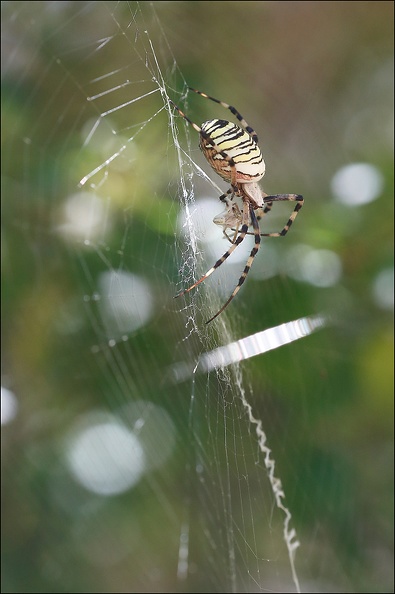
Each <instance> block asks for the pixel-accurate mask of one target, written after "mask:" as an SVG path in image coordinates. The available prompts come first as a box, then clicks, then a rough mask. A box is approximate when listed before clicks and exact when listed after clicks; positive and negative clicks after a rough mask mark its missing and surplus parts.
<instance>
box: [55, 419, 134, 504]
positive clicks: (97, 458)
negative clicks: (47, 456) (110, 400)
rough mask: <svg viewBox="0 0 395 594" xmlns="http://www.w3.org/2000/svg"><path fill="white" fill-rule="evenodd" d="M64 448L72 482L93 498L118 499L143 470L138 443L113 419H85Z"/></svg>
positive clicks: (126, 428)
mask: <svg viewBox="0 0 395 594" xmlns="http://www.w3.org/2000/svg"><path fill="white" fill-rule="evenodd" d="M79 425H80V426H79V427H77V428H76V429H74V430H73V431H72V432H71V434H70V436H69V438H68V440H67V446H66V462H67V465H68V467H69V470H70V472H71V474H72V476H73V477H74V479H75V480H76V481H77V482H78V483H80V484H81V485H82V486H83V487H85V489H87V490H89V491H91V492H93V493H96V494H97V495H103V496H112V495H118V494H119V493H123V492H124V491H127V490H128V489H130V488H131V487H133V486H134V485H135V484H136V483H138V481H139V480H140V478H141V476H142V475H143V473H144V470H145V456H144V450H143V447H142V445H141V443H140V440H139V439H138V437H137V436H136V435H135V433H134V432H133V431H131V430H130V429H129V428H128V427H126V426H125V425H123V424H122V423H121V422H120V421H119V420H118V419H117V418H116V417H115V416H111V415H94V414H91V415H90V416H89V415H88V416H87V417H85V418H84V419H83V422H80V424H79Z"/></svg>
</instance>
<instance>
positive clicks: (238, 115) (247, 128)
mask: <svg viewBox="0 0 395 594" xmlns="http://www.w3.org/2000/svg"><path fill="white" fill-rule="evenodd" d="M188 88H189V90H190V91H193V92H194V93H197V94H198V95H201V96H202V97H205V98H206V99H211V101H215V103H219V105H222V107H225V108H226V109H229V111H230V112H231V113H233V115H234V116H236V118H237V119H238V120H239V122H240V124H241V125H242V126H243V128H244V130H245V131H246V132H248V134H249V135H250V136H251V138H252V140H254V141H255V142H256V143H257V144H258V136H257V134H256V132H255V131H254V129H253V128H251V126H249V125H248V124H247V122H246V121H245V119H244V118H243V116H242V115H241V113H240V112H239V111H238V110H237V109H236V108H235V107H233V105H229V104H228V103H225V102H224V101H220V100H219V99H215V98H214V97H210V95H206V93H202V91H198V90H197V89H193V88H192V87H188Z"/></svg>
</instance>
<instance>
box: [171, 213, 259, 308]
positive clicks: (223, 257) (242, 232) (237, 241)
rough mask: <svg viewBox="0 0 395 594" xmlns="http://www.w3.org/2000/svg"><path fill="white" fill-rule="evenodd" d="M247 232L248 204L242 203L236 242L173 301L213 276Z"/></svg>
mask: <svg viewBox="0 0 395 594" xmlns="http://www.w3.org/2000/svg"><path fill="white" fill-rule="evenodd" d="M254 217H255V215H254ZM255 218H256V217H255ZM247 231H248V204H247V203H244V208H243V226H242V228H241V231H240V234H239V236H238V238H237V239H236V241H235V242H234V243H233V244H232V245H231V247H230V248H229V249H228V250H227V251H226V252H225V253H224V255H223V256H221V258H220V259H219V260H217V261H216V263H215V264H214V266H213V267H212V268H210V270H208V271H207V272H206V274H203V276H202V277H201V278H200V279H199V280H198V281H196V283H194V284H193V285H191V286H190V287H188V289H184V291H181V293H178V294H177V295H175V296H174V299H177V297H181V295H185V293H189V291H192V289H194V288H195V287H197V286H198V285H200V283H202V282H203V281H205V280H206V278H208V277H209V276H211V275H212V274H213V272H215V271H216V270H217V268H219V266H221V264H223V263H224V262H225V260H227V259H228V258H229V256H230V255H231V254H232V252H234V250H235V249H236V248H237V246H238V245H240V244H241V242H242V241H243V239H244V238H245V236H246V235H247Z"/></svg>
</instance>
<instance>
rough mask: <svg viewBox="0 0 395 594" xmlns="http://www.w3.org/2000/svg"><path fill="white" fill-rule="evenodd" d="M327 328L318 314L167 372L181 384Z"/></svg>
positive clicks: (257, 335) (183, 363)
mask: <svg viewBox="0 0 395 594" xmlns="http://www.w3.org/2000/svg"><path fill="white" fill-rule="evenodd" d="M326 325H327V317H326V316H324V315H321V314H319V315H316V316H308V317H305V318H299V319H298V320H293V321H292V322H286V323H285V324H280V326H274V327H273V328H268V329H267V330H262V332H257V333H256V334H251V335H250V336H247V337H246V338H241V339H240V340H237V341H236V342H231V343H229V344H227V345H225V346H222V347H219V348H218V349H214V350H213V351H210V352H208V353H203V355H201V357H200V358H199V361H198V363H197V365H189V364H188V363H186V362H179V363H176V364H175V365H173V366H172V368H171V370H170V371H171V376H172V380H173V381H174V382H176V383H178V382H182V381H184V380H186V379H187V378H188V377H190V376H191V375H193V374H194V373H195V372H197V373H199V372H200V373H207V372H209V371H213V370H214V369H218V368H221V367H226V366H227V365H230V364H231V363H238V362H239V361H243V360H244V359H249V358H250V357H255V356H256V355H261V354H262V353H266V352H267V351H272V350H273V349H277V348H279V347H281V346H283V345H284V344H289V343H290V342H294V341H295V340H299V339H300V338H304V337H305V336H308V335H309V334H312V333H313V332H315V331H316V330H319V329H321V328H324V327H325V326H326Z"/></svg>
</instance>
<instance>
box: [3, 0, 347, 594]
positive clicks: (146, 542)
mask: <svg viewBox="0 0 395 594" xmlns="http://www.w3.org/2000/svg"><path fill="white" fill-rule="evenodd" d="M35 4H36V3H35ZM167 4H171V3H154V4H151V3H145V2H144V3H134V2H133V3H130V2H100V3H96V2H87V3H75V4H74V3H56V2H49V3H42V4H41V3H40V4H39V5H38V4H36V6H35V7H31V6H30V3H12V2H11V3H5V7H4V11H5V16H6V20H7V23H9V25H10V27H11V29H10V31H11V32H10V33H9V34H8V36H6V44H7V43H8V44H9V48H8V52H7V55H8V56H10V57H9V60H8V61H7V62H6V64H5V68H4V70H3V72H4V75H5V78H6V76H7V75H9V76H10V77H11V78H12V76H14V77H15V78H16V79H17V80H18V81H19V85H18V84H16V85H15V86H14V87H13V89H12V93H10V95H9V104H8V106H7V116H8V117H11V118H13V122H14V135H13V137H12V138H11V139H10V140H11V142H12V144H13V151H14V152H13V154H15V153H17V154H18V155H19V157H18V167H19V168H20V169H19V170H20V172H21V176H20V177H18V174H15V172H14V171H13V165H12V162H11V159H9V158H6V169H7V181H6V184H5V188H6V189H7V191H8V192H9V193H10V194H11V195H13V196H18V210H17V211H16V212H14V211H12V212H11V217H10V218H11V222H12V224H11V231H10V232H9V234H6V237H5V241H6V245H7V246H9V252H10V253H11V251H12V252H13V253H16V251H15V243H14V242H16V240H19V241H20V242H21V244H22V245H23V246H24V250H23V252H24V253H25V254H26V255H25V256H24V261H23V263H22V264H20V266H21V267H22V268H23V277H24V278H25V279H27V280H25V282H26V283H28V282H29V281H32V282H33V288H31V289H30V290H29V293H28V295H29V298H28V299H27V300H26V302H24V306H23V309H22V314H21V319H20V324H21V326H23V328H24V331H23V332H24V334H25V335H28V334H29V333H31V334H32V336H33V337H35V338H36V340H37V342H38V344H40V345H41V342H40V340H41V339H40V338H39V336H40V334H41V333H42V331H43V328H47V329H48V330H46V332H45V335H46V336H47V335H48V336H47V337H46V339H45V341H44V345H43V346H40V347H39V348H38V351H39V352H38V354H37V357H39V356H41V357H44V353H45V357H48V363H47V365H48V367H47V370H49V372H47V373H46V372H45V371H44V370H45V368H44V367H43V371H44V373H43V375H46V376H47V377H48V380H47V382H46V381H43V379H42V377H41V375H40V374H38V375H37V377H30V376H29V373H28V372H26V376H24V374H22V378H21V380H20V392H21V400H22V401H23V398H24V394H26V385H27V383H28V382H29V381H31V390H32V393H33V395H34V396H33V398H32V403H31V404H30V405H27V406H26V404H25V407H26V408H25V410H26V414H27V415H29V414H31V415H33V413H34V411H35V410H36V411H37V410H40V411H41V412H40V414H39V415H38V422H39V424H41V423H43V419H46V420H45V423H47V424H48V425H49V426H50V429H49V431H48V432H47V431H45V432H44V436H45V439H44V441H45V444H44V445H43V444H42V443H41V440H42V438H43V434H42V433H41V431H42V430H39V429H37V427H30V431H31V436H30V437H29V439H28V443H32V444H33V445H34V451H33V453H32V455H31V457H30V458H29V459H28V460H27V461H25V462H24V465H23V469H24V472H23V473H22V474H21V476H22V479H21V480H23V481H26V482H24V485H25V488H27V484H28V479H27V478H25V477H27V476H28V475H29V474H31V475H33V474H34V473H33V469H34V468H38V469H40V470H41V472H44V468H45V469H46V473H47V474H46V485H47V489H46V490H47V491H48V495H46V496H45V497H44V499H45V501H46V503H47V504H48V503H49V504H50V505H51V510H52V511H51V512H50V514H49V516H50V517H49V518H48V521H47V522H44V528H43V535H44V539H43V540H44V543H43V544H40V545H38V550H39V553H38V555H37V558H36V557H35V556H34V555H33V556H32V557H28V568H27V572H30V578H31V575H33V576H34V579H33V585H32V586H31V589H33V590H34V589H35V588H38V589H40V588H41V589H42V588H43V587H44V586H43V584H48V585H49V586H51V584H52V585H53V587H54V588H55V591H58V590H60V589H62V588H63V589H65V590H66V591H79V590H80V589H81V588H82V587H83V588H84V589H85V588H86V589H88V590H91V591H92V590H93V591H94V590H98V591H99V590H102V591H123V590H125V591H139V590H140V591H141V590H142V591H176V590H177V591H218V592H227V591H232V592H251V591H269V590H276V591H301V590H305V589H307V588H309V587H312V588H313V589H314V588H317V589H319V590H320V591H321V590H325V589H326V588H329V589H330V587H331V584H330V585H329V586H328V585H327V582H329V583H330V580H331V579H332V580H333V582H334V583H335V584H336V585H339V584H340V585H339V588H341V587H344V584H347V585H348V586H349V583H348V577H347V572H346V571H345V570H344V568H343V567H342V563H343V561H342V555H341V554H339V552H338V550H337V549H336V546H334V545H333V544H332V543H331V541H330V539H329V538H327V537H326V535H325V533H324V532H323V533H321V531H320V524H319V520H320V517H321V515H320V514H321V512H320V511H319V512H316V513H315V514H313V516H314V517H313V519H312V521H311V525H309V526H307V527H306V524H305V523H304V522H301V521H300V517H299V518H298V516H297V515H296V517H294V512H293V508H294V507H295V508H296V509H297V510H298V511H299V514H301V515H302V517H305V516H308V515H309V511H308V509H309V506H310V505H311V496H310V493H309V492H308V488H306V489H304V488H303V481H302V478H300V477H298V476H296V474H295V473H293V471H292V468H293V464H294V463H295V460H297V466H298V467H299V466H302V465H303V462H304V453H303V450H301V451H300V454H299V455H297V456H296V457H295V458H294V457H292V456H291V455H290V451H292V450H293V449H294V448H297V446H298V444H299V443H301V440H300V436H299V435H298V434H297V432H296V431H295V428H294V427H296V425H295V426H294V424H293V417H294V415H298V414H300V407H301V405H302V414H303V415H304V417H305V422H306V427H307V426H308V425H309V411H308V409H307V405H304V404H303V402H302V403H301V402H300V400H299V397H298V396H300V395H305V394H306V385H305V384H306V380H305V375H304V370H303V369H304V367H303V361H304V360H305V358H306V357H308V359H309V361H310V362H313V363H312V365H313V367H316V368H317V369H318V368H319V367H320V365H321V361H322V353H316V352H315V351H314V344H315V343H314V340H316V336H317V334H320V332H321V331H323V329H324V328H325V327H326V326H329V325H330V324H332V323H333V320H331V318H330V317H329V316H327V315H326V314H325V315H324V314H321V312H320V310H319V309H315V310H310V311H309V310H306V309H303V308H300V309H299V310H297V308H296V307H294V308H292V313H291V312H290V313H289V314H288V313H284V312H285V311H286V301H287V300H292V299H293V293H292V287H291V285H290V284H289V281H288V280H287V279H286V278H285V280H283V282H282V284H281V291H280V293H281V296H280V297H279V295H278V293H277V292H276V291H277V290H278V288H267V302H268V304H270V303H272V304H273V303H275V302H276V301H277V299H279V300H280V301H282V302H283V304H284V307H282V308H281V313H278V315H277V317H276V316H274V317H273V316H270V315H268V317H267V321H265V319H260V320H259V321H258V320H256V318H255V319H252V320H251V319H250V320H249V322H248V326H247V327H245V320H246V317H248V306H247V305H245V303H244V301H243V293H244V292H245V291H251V292H252V293H253V292H254V291H259V290H260V289H256V288H255V287H254V285H257V286H258V283H257V281H262V278H267V279H270V278H272V277H274V276H275V275H276V274H278V272H279V269H280V268H279V266H280V265H279V264H278V263H279V262H280V261H281V259H282V258H285V257H286V256H285V254H286V251H284V250H286V249H287V248H284V247H283V246H281V245H280V246H279V247H277V246H276V247H275V246H272V245H271V243H270V240H269V241H265V243H264V245H263V246H262V249H261V252H260V254H259V261H257V262H254V266H253V268H252V270H251V274H250V275H249V278H248V281H247V283H246V284H245V286H244V287H243V291H242V292H240V293H239V295H238V296H237V299H235V300H234V302H232V304H231V306H230V307H229V308H228V309H227V310H226V311H225V312H224V313H223V314H221V316H219V318H218V320H217V321H216V322H215V324H212V325H208V326H206V325H205V323H204V322H205V321H206V320H207V319H209V318H210V317H212V315H213V314H214V313H215V312H216V311H218V309H219V308H220V307H221V305H222V304H223V303H224V301H225V300H226V298H227V297H228V296H229V294H230V292H231V291H232V289H233V288H234V286H235V285H236V283H237V280H238V278H239V276H240V272H241V270H242V269H243V267H244V265H245V261H246V259H247V257H248V254H249V252H250V250H251V247H252V245H253V237H248V236H247V238H246V239H245V241H244V242H243V244H242V245H241V246H239V247H238V249H237V250H236V251H235V253H234V254H232V257H231V258H230V259H229V260H230V261H229V262H226V264H224V265H223V266H221V267H220V269H219V270H218V271H216V273H215V274H214V275H212V277H210V279H208V280H207V282H205V283H203V284H202V285H200V286H199V287H198V288H197V289H196V290H195V291H194V292H193V294H190V295H187V296H185V297H182V298H180V299H178V300H174V296H175V295H176V294H177V293H178V292H179V291H180V290H182V289H183V288H185V287H188V286H190V285H191V284H192V283H193V282H195V281H196V279H198V278H199V277H200V276H201V274H202V273H204V272H206V271H207V270H208V269H209V268H210V267H211V266H212V264H213V262H214V261H215V260H216V259H217V258H218V257H219V256H220V255H221V254H222V253H223V252H225V251H226V249H227V247H228V245H229V244H227V242H226V240H224V238H223V237H221V230H220V229H219V228H218V227H216V226H215V225H213V223H212V219H213V216H214V215H216V214H218V212H219V211H220V210H221V205H220V203H219V201H218V200H217V197H218V196H219V195H220V194H222V193H223V192H224V190H226V188H224V187H223V183H222V182H221V180H220V179H219V178H217V179H216V178H215V174H214V173H212V172H210V170H209V168H208V167H206V164H205V163H204V159H203V158H202V156H201V154H200V152H199V150H198V148H197V145H198V138H197V134H196V133H195V131H194V130H192V129H191V128H189V127H188V125H186V123H185V121H184V120H182V119H181V118H180V117H179V115H178V114H177V113H175V111H174V109H172V107H171V104H170V102H169V99H171V100H173V101H175V102H176V103H177V104H178V105H180V107H181V108H182V109H183V111H185V112H186V113H187V114H188V115H189V116H190V117H191V119H192V120H193V121H196V122H197V123H201V121H203V119H204V118H205V119H209V118H210V117H220V118H228V117H229V114H227V113H222V112H221V111H220V112H219V113H218V109H219V108H218V106H216V105H215V104H210V102H208V101H206V102H205V101H204V100H203V99H202V98H200V97H196V96H194V97H191V96H190V95H189V94H188V91H187V89H188V86H194V81H192V80H189V78H188V77H187V76H186V75H185V73H184V72H183V71H182V68H181V67H179V58H178V56H177V55H175V53H173V48H172V44H171V43H170V42H169V41H168V33H167V32H166V31H165V30H164V28H163V26H162V22H163V20H164V13H163V11H164V10H165V9H164V7H163V6H165V5H167ZM162 5H163V6H162ZM161 13H162V14H161ZM11 25H12V26H11ZM202 90H203V91H207V92H210V89H202ZM224 100H228V97H224ZM18 107H19V110H20V113H17V111H18ZM238 107H239V106H238ZM246 107H247V108H248V102H247V105H246ZM221 109H222V108H221ZM243 111H244V108H243ZM201 114H204V115H203V117H202V116H201ZM208 114H212V115H208ZM249 123H252V122H249ZM284 191H290V192H292V191H295V192H296V191H297V189H293V188H288V189H287V188H285V189H284ZM272 193H275V192H272ZM281 206H283V205H281ZM291 210H292V209H291ZM288 216H289V211H287V210H286V205H285V208H284V209H281V208H280V209H279V212H278V213H276V212H274V213H271V214H270V218H271V220H270V221H268V225H269V227H268V228H267V231H268V232H271V231H277V230H279V229H280V228H282V226H283V224H284V223H285V222H286V220H287V218H288ZM302 216H303V214H302V215H301V217H302ZM301 217H299V218H298V221H297V223H296V224H295V228H297V225H298V224H299V222H300V218H301ZM271 226H272V227H271ZM265 231H266V229H265ZM290 233H294V230H292V231H291V232H290ZM278 241H279V242H281V241H282V240H281V239H280V240H277V239H275V240H274V242H275V243H276V242H278ZM288 245H289V244H288ZM288 249H289V247H288ZM257 260H258V258H257ZM289 262H290V260H289V259H287V265H286V266H284V269H283V270H288V268H289V265H290V264H289ZM287 267H288V268H287ZM248 287H251V288H248ZM37 303H40V306H39V312H40V315H39V316H36V315H33V316H32V320H34V322H35V324H37V326H38V328H39V330H35V326H34V324H33V322H31V323H30V322H29V319H30V312H32V311H33V312H35V311H36V309H35V308H36V307H37ZM267 308H268V309H270V305H267ZM281 316H282V317H281ZM284 316H285V317H284ZM316 332H317V334H316ZM310 334H311V335H312V336H309V335H310ZM306 337H308V338H306ZM301 338H303V339H304V340H299V339H301ZM309 341H311V342H309ZM291 343H294V344H291ZM286 344H288V345H289V346H288V347H284V349H279V351H278V352H280V351H282V350H285V349H292V351H291V350H288V353H290V355H289V356H287V355H277V349H278V348H279V347H280V346H282V345H286ZM320 344H321V348H322V344H323V343H320ZM33 350H34V349H33ZM49 352H51V354H52V355H53V359H51V358H50V356H49ZM257 355H259V357H257ZM260 357H266V359H265V360H264V362H262V363H259V361H262V359H260ZM283 357H284V358H283ZM28 360H29V361H33V360H34V356H33V354H32V353H30V352H29V353H28ZM285 365H289V368H288V369H285V368H284V366H285ZM260 366H261V369H260ZM10 368H11V369H13V365H10ZM257 370H258V373H257ZM36 371H37V368H36ZM11 375H12V374H11ZM35 375H36V374H33V376H35ZM284 376H287V379H286V381H285V383H284V384H282V381H283V377H284ZM281 385H282V386H283V387H282V388H281V387H280V386H281ZM54 392H56V396H55V397H54ZM284 395H285V396H284ZM25 397H26V396H25ZM285 408H286V409H287V410H286V412H285V410H284V409H285ZM59 410H63V412H62V413H61V412H59ZM42 411H46V412H47V413H48V417H49V418H46V416H45V415H44V414H43V412H42ZM50 415H52V416H50ZM45 423H44V424H45ZM48 443H49V444H50V447H49V448H47V444H48ZM44 447H45V448H46V449H49V450H50V451H54V452H56V454H54V455H53V457H52V456H50V455H49V454H48V453H45V455H44V453H43V452H44ZM284 477H285V478H284ZM11 491H12V488H11ZM28 492H29V491H28ZM31 494H32V497H33V499H34V501H35V502H36V505H37V507H39V500H40V496H42V494H41V490H40V489H39V488H38V487H33V488H32V490H31ZM344 497H345V498H346V495H345V496H344ZM315 505H316V502H315ZM301 509H302V510H303V509H304V510H305V511H302V512H301V511H300V510H301ZM306 510H307V511H306ZM323 514H324V512H323ZM36 517H37V518H39V517H40V513H39V512H37V516H36ZM298 524H301V525H302V526H303V529H302V531H301V532H302V534H300V531H299V529H298ZM66 526H67V527H66ZM51 527H56V531H58V530H59V531H60V533H61V534H62V537H63V539H64V541H63V546H62V547H60V546H58V547H56V546H54V547H53V548H51V539H50V538H49V537H48V535H47V533H48V532H50V531H51ZM27 531H28V530H27ZM43 535H41V537H43ZM29 538H30V539H31V540H32V541H33V542H35V538H34V537H33V535H32V534H31V533H29ZM38 542H40V539H38ZM306 543H308V545H307V546H306ZM315 543H318V547H317V549H318V552H316V551H314V550H313V549H314V546H315ZM300 545H302V546H301V548H298V547H299V546H300ZM303 549H304V552H303V553H301V551H303ZM306 549H308V550H306ZM65 551H66V555H65ZM64 556H65V560H63V558H64ZM77 556H79V557H80V558H79V563H78V567H77V568H76V571H75V572H74V575H70V572H69V565H70V566H74V564H75V559H76V557H77ZM40 557H41V558H40ZM42 559H44V561H43V560H42ZM320 562H321V563H322V565H323V566H324V567H323V568H321V569H319V570H318V571H314V567H315V565H316V564H319V563H320ZM72 573H73V572H72ZM317 575H318V576H321V578H322V580H321V582H320V583H319V585H318V584H317V583H315V582H314V580H315V579H317V577H316V576H317ZM9 579H10V580H11V578H9ZM13 579H15V578H13ZM312 584H313V585H312ZM18 587H21V586H20V585H17V586H14V589H15V588H16V589H17V588H18ZM11 589H12V588H11ZM328 591H329V590H328Z"/></svg>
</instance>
